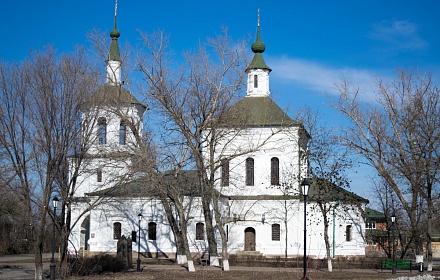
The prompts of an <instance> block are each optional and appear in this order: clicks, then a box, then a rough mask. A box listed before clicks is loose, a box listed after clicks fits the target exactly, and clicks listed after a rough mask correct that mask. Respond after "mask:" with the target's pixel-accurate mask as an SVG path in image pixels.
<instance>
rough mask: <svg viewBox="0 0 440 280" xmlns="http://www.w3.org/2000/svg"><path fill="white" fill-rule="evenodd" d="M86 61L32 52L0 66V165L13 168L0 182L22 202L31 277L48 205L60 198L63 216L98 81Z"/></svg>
mask: <svg viewBox="0 0 440 280" xmlns="http://www.w3.org/2000/svg"><path fill="white" fill-rule="evenodd" d="M86 57H87V56H86V55H84V52H83V51H82V50H77V51H76V52H75V53H74V54H72V55H65V56H62V57H61V58H59V57H57V55H56V53H55V52H54V51H53V50H52V49H50V48H49V49H48V50H46V51H45V52H33V53H32V54H31V57H30V58H29V59H27V60H26V61H25V62H23V63H21V64H13V65H2V66H1V67H0V90H1V92H0V94H1V103H0V106H1V110H0V112H1V117H0V127H1V134H0V145H1V147H2V149H3V150H4V151H5V155H6V156H5V157H2V163H3V164H8V165H9V166H12V167H13V169H12V170H9V172H8V174H7V177H2V179H3V180H4V179H6V180H5V181H4V182H3V183H4V184H6V185H9V186H10V188H11V189H13V190H14V191H15V192H16V194H17V195H18V196H19V197H20V200H21V201H22V202H23V206H24V211H25V213H26V216H27V219H28V221H27V225H28V227H29V228H28V229H25V230H26V231H29V232H30V237H29V238H30V239H31V240H32V243H33V246H34V252H35V266H36V272H35V279H42V268H43V267H42V255H41V254H42V251H43V248H44V238H45V233H46V232H45V230H46V224H47V218H48V216H47V214H48V212H49V209H51V208H52V207H51V204H49V202H50V200H51V197H52V196H55V195H57V194H58V195H61V197H62V203H63V206H62V207H60V208H61V209H62V212H63V214H62V215H63V217H64V215H65V213H64V210H65V205H67V204H68V203H69V199H68V197H69V195H68V194H69V193H71V190H70V189H69V187H71V185H70V184H69V183H68V180H67V178H68V168H67V166H68V156H69V155H71V154H75V153H76V152H78V151H80V150H81V148H82V147H81V145H79V143H80V140H79V135H80V133H79V132H80V131H81V125H80V121H79V120H80V106H81V104H82V103H83V102H84V100H85V98H87V95H88V94H89V93H90V92H93V89H94V88H95V87H96V82H97V79H96V76H95V75H93V73H91V72H90V68H89V66H88V64H87V59H86ZM60 208H58V209H60ZM51 216H52V217H53V215H51ZM60 221H64V219H60ZM54 222H57V221H54ZM58 226H62V225H61V224H59V225H58ZM65 240H67V239H66V238H64V241H65Z"/></svg>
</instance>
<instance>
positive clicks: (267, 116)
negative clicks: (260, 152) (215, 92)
mask: <svg viewBox="0 0 440 280" xmlns="http://www.w3.org/2000/svg"><path fill="white" fill-rule="evenodd" d="M220 125H221V126H225V127H228V126H247V127H274V126H277V127H279V126H301V123H300V122H298V121H295V120H293V119H292V118H290V117H289V116H288V115H287V114H286V113H285V112H284V111H283V110H282V109H281V108H280V107H279V106H278V105H277V104H276V103H275V102H274V101H273V100H272V99H271V98H270V97H268V96H257V97H254V96H246V97H244V98H243V99H241V100H240V101H238V102H237V103H235V104H234V105H232V106H231V107H230V108H229V109H228V110H227V111H226V112H225V115H224V116H223V117H222V121H221V124H220Z"/></svg>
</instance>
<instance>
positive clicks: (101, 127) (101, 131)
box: [98, 117, 107, 145]
mask: <svg viewBox="0 0 440 280" xmlns="http://www.w3.org/2000/svg"><path fill="white" fill-rule="evenodd" d="M98 143H99V144H100V145H104V144H106V143H107V120H106V119H105V118H102V117H101V118H99V119H98Z"/></svg>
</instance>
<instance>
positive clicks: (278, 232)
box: [272, 224, 281, 241]
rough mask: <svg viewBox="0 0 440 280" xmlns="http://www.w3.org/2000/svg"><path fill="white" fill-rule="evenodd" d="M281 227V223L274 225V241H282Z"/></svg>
mask: <svg viewBox="0 0 440 280" xmlns="http://www.w3.org/2000/svg"><path fill="white" fill-rule="evenodd" d="M280 236H281V229H280V225H279V224H273V225H272V241H280V239H281V238H280Z"/></svg>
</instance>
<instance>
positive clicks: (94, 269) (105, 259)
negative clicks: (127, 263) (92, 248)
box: [69, 254, 125, 276]
mask: <svg viewBox="0 0 440 280" xmlns="http://www.w3.org/2000/svg"><path fill="white" fill-rule="evenodd" d="M69 262H70V267H71V274H72V275H76V276H87V275H92V274H101V273H103V272H120V271H123V270H125V268H124V264H123V262H122V261H120V260H118V259H117V258H116V257H114V256H111V255H107V254H103V255H96V256H93V257H89V258H73V259H71V260H69Z"/></svg>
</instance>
